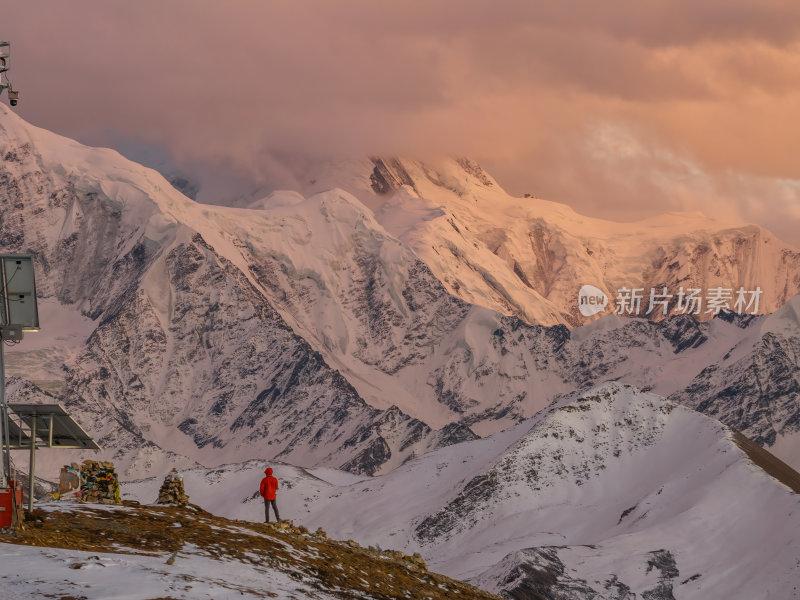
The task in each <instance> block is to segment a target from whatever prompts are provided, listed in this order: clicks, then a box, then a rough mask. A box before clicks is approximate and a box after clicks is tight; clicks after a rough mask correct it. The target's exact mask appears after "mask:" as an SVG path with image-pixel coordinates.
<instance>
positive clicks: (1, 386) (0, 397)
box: [0, 327, 11, 487]
mask: <svg viewBox="0 0 800 600" xmlns="http://www.w3.org/2000/svg"><path fill="white" fill-rule="evenodd" d="M2 335H3V328H2V327H0V412H1V413H2V414H0V419H2V427H3V432H2V433H3V444H5V452H4V453H3V460H2V463H3V464H2V476H3V477H2V485H3V487H5V486H7V485H8V477H9V476H10V475H11V444H10V440H9V439H8V405H7V404H6V364H5V357H4V356H3V354H4V348H3V346H5V344H4V343H3V340H2Z"/></svg>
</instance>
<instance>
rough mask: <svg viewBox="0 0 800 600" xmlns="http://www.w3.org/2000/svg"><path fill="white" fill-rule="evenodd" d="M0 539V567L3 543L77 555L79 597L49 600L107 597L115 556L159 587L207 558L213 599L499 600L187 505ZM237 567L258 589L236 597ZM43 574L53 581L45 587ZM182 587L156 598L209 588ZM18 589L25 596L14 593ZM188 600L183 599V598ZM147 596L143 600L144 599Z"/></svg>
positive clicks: (97, 508) (37, 519) (7, 551)
mask: <svg viewBox="0 0 800 600" xmlns="http://www.w3.org/2000/svg"><path fill="white" fill-rule="evenodd" d="M0 540H2V542H4V543H3V544H2V553H3V555H4V559H5V558H6V557H8V556H14V555H15V553H16V552H17V551H18V550H20V549H17V548H14V547H13V546H11V544H17V545H25V546H38V547H41V548H47V549H48V552H47V553H45V554H43V555H42V556H45V557H49V558H50V559H51V560H52V561H57V560H58V558H59V557H61V556H62V555H61V554H58V552H57V551H55V550H53V549H58V548H62V549H67V550H73V551H80V553H79V554H77V555H74V556H72V558H70V559H68V560H67V563H68V564H67V566H68V568H69V569H72V570H74V571H76V573H75V582H74V583H75V587H76V588H80V589H79V590H76V591H75V592H72V593H71V595H68V594H66V593H64V592H65V591H69V590H65V589H61V591H60V593H61V594H62V595H58V594H55V595H50V596H49V597H57V598H100V597H103V598H110V597H113V596H107V595H106V594H108V593H109V592H108V587H107V585H106V583H105V582H104V581H103V576H106V577H107V575H108V574H110V572H111V571H110V570H108V573H106V571H107V569H105V568H102V569H98V568H96V567H98V566H103V565H104V564H105V565H108V566H109V569H110V567H112V566H116V565H117V563H114V562H113V557H111V556H110V555H113V554H117V555H118V554H126V555H138V556H142V557H147V559H148V560H150V561H151V562H153V561H154V562H155V563H156V564H157V565H158V568H157V570H156V571H154V573H156V574H157V575H158V578H159V579H162V580H164V581H168V578H165V576H164V573H163V572H164V571H169V570H171V569H179V568H181V563H184V567H185V566H186V564H188V563H191V562H193V561H197V560H199V559H211V560H212V561H215V562H216V563H217V564H218V567H219V570H220V571H221V572H222V575H220V574H215V575H213V578H214V581H215V582H216V584H217V585H218V587H219V588H220V590H221V591H218V592H217V593H218V594H220V595H218V596H214V597H220V596H221V597H227V594H228V593H230V592H233V591H235V592H236V596H237V597H241V596H240V595H239V592H241V595H242V596H245V597H254V598H270V597H271V598H275V597H283V596H277V595H276V594H275V589H276V586H275V583H274V578H275V576H284V579H285V578H286V577H285V576H288V578H289V580H292V581H294V582H296V584H297V585H296V587H295V589H294V590H293V592H292V595H293V597H295V598H343V599H349V598H359V599H361V598H375V599H389V598H427V599H429V600H445V599H451V598H465V599H467V598H469V599H473V598H474V599H486V600H489V599H492V598H497V597H496V596H494V595H492V594H489V593H487V592H483V591H481V590H478V589H477V588H474V587H472V586H470V585H468V584H466V583H463V582H459V581H455V580H452V579H449V578H447V577H444V576H441V575H437V574H435V573H431V572H429V571H428V570H427V568H426V566H425V563H424V561H423V560H422V559H421V558H420V557H418V556H408V555H405V554H402V553H400V552H395V551H392V550H379V549H377V548H362V547H361V546H359V545H358V544H357V543H356V542H353V541H344V542H342V541H336V540H332V539H329V538H328V537H327V536H326V534H325V532H324V531H322V530H317V531H316V532H313V533H312V532H310V531H308V529H306V528H305V527H302V526H300V527H296V526H294V525H293V524H292V523H291V522H281V523H271V524H260V523H252V522H246V521H234V520H230V519H225V518H222V517H217V516H214V515H212V514H210V513H208V512H206V511H204V510H203V509H201V508H199V507H197V506H194V505H189V506H186V507H174V506H143V505H139V504H138V503H135V502H125V503H124V505H122V506H114V507H109V506H101V505H92V504H62V505H59V506H55V505H53V506H50V507H48V506H47V505H44V508H39V509H36V510H35V511H34V512H33V513H32V514H31V515H30V516H29V517H28V519H27V520H26V522H25V524H24V529H23V530H22V531H19V532H14V533H9V532H7V533H5V534H3V535H0ZM88 553H92V554H91V555H89V554H88ZM38 556H39V555H37V557H38ZM4 562H5V560H4ZM240 565H245V566H248V567H250V568H252V569H256V570H257V571H259V572H261V573H262V574H263V585H262V586H261V587H258V586H247V587H246V588H242V582H241V581H240V580H237V579H235V578H234V577H233V576H230V577H229V576H228V574H230V573H231V572H232V570H235V568H236V567H238V566H240ZM4 571H5V569H4ZM206 571H207V573H206V576H207V577H212V575H211V573H210V572H209V570H208V569H206ZM57 572H58V571H57V570H56V569H50V568H46V569H44V570H38V572H37V577H35V578H33V579H34V581H29V582H27V584H28V587H27V588H25V587H24V585H25V583H23V582H22V581H21V580H17V578H16V576H15V575H14V574H13V570H10V571H6V573H5V576H4V578H3V580H4V582H5V583H4V586H5V587H4V589H6V590H9V589H16V590H18V591H19V592H21V593H19V594H18V595H16V596H15V597H17V598H20V597H32V596H25V592H27V593H31V592H33V591H34V589H36V591H38V592H41V591H42V590H41V587H39V588H34V587H33V586H34V585H35V584H37V583H38V584H39V585H40V586H41V585H42V584H43V583H53V584H55V583H56V581H57V576H56V575H55V573H57ZM48 573H51V574H52V577H53V578H54V580H55V581H52V582H49V580H48ZM21 579H28V578H21ZM180 579H181V580H182V581H183V584H182V585H183V588H185V587H186V584H188V585H189V590H187V589H179V588H176V587H175V586H174V585H173V586H172V587H170V586H169V585H167V586H166V589H164V593H163V596H162V597H164V598H195V597H201V596H200V595H198V596H194V595H192V592H191V591H190V590H191V589H192V584H193V580H196V581H194V584H195V586H197V587H198V589H202V588H203V585H204V584H207V583H208V582H207V581H204V580H203V577H200V576H197V575H194V576H193V575H182V576H181V578H180ZM37 580H38V581H37ZM142 583H143V584H145V583H150V582H144V581H143V582H142ZM226 583H227V587H226ZM62 585H63V584H62ZM15 586H16V587H15ZM20 586H23V587H22V588H21V589H20ZM95 587H97V589H95ZM146 587H147V586H146V585H144V587H143V588H142V589H145V588H146ZM279 587H280V586H279ZM101 589H102V591H101ZM23 590H24V591H23ZM120 591H121V592H122V591H123V590H120ZM78 592H80V593H78ZM124 593H125V594H127V595H125V596H124V597H125V598H133V597H136V598H138V597H139V596H137V595H135V590H134V595H131V590H130V589H126V590H124ZM187 593H188V594H189V595H184V594H187ZM98 594H99V595H98ZM173 594H175V595H173ZM0 596H2V594H0ZM120 597H121V596H120ZM147 597H150V596H142V598H147Z"/></svg>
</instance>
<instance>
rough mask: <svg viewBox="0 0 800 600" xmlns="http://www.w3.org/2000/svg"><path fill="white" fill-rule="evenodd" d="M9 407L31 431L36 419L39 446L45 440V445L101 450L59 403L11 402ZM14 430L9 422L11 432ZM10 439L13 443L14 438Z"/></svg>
mask: <svg viewBox="0 0 800 600" xmlns="http://www.w3.org/2000/svg"><path fill="white" fill-rule="evenodd" d="M8 408H9V409H11V411H12V412H14V413H15V414H16V415H18V416H19V417H20V419H22V422H23V423H25V425H27V426H28V427H29V428H30V429H31V431H33V428H34V427H33V425H34V420H35V421H36V438H37V440H39V442H37V444H36V445H37V446H41V445H42V443H41V442H43V443H44V446H46V447H50V448H80V449H85V450H100V446H98V445H97V442H95V441H94V440H93V439H92V438H91V437H90V436H89V434H88V433H86V432H85V431H84V430H83V428H82V427H81V426H80V425H78V424H77V423H76V422H75V420H74V419H73V418H72V417H71V416H69V413H68V412H67V411H66V410H64V408H63V407H62V406H61V405H59V404H9V405H8ZM51 424H52V431H51ZM12 431H13V430H12V428H11V425H10V423H9V433H11V432H12ZM23 435H25V434H24V433H23ZM28 439H30V438H28ZM10 441H11V442H12V444H13V440H10ZM28 443H30V441H29V442H28Z"/></svg>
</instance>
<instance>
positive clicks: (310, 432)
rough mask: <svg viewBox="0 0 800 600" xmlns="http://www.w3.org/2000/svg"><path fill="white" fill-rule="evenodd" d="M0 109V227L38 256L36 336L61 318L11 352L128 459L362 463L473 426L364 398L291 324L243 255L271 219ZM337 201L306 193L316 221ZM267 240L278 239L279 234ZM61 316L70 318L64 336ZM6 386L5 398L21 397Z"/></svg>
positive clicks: (130, 469) (141, 464)
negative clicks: (186, 191)
mask: <svg viewBox="0 0 800 600" xmlns="http://www.w3.org/2000/svg"><path fill="white" fill-rule="evenodd" d="M2 110H4V111H5V113H4V114H3V120H2V132H3V140H2V144H3V148H2V154H3V156H4V161H3V163H2V167H1V168H0V169H1V172H0V178H2V186H0V188H1V191H0V202H2V205H3V210H2V212H3V215H4V218H3V221H2V223H1V224H0V241H1V243H2V245H3V247H4V248H6V249H9V250H13V251H22V250H24V251H28V252H33V253H34V254H35V255H36V257H37V269H38V272H37V276H38V279H37V284H38V293H39V296H40V297H41V298H42V299H43V305H44V308H45V310H43V315H42V316H43V318H42V329H43V331H44V332H47V331H48V327H49V325H50V323H48V322H47V320H46V318H45V317H46V316H47V315H48V312H49V313H50V314H51V315H54V316H55V317H56V319H54V321H56V322H55V323H54V325H55V327H54V329H55V331H54V332H53V334H55V335H52V337H50V336H48V337H49V341H50V344H49V345H48V344H47V343H42V342H39V345H38V346H36V345H34V346H33V348H35V349H32V350H30V351H29V352H28V353H25V354H23V355H22V356H21V360H20V363H19V364H20V365H22V367H21V368H20V369H19V371H18V373H19V374H22V375H24V376H25V377H26V378H27V379H31V380H45V382H47V381H48V380H49V381H50V383H51V387H52V380H56V382H58V381H59V380H64V385H60V386H59V385H55V388H56V389H60V390H61V391H60V395H61V396H62V398H63V401H64V402H65V403H66V404H67V405H68V407H69V408H70V409H71V410H72V411H73V413H74V414H75V415H76V416H77V417H78V419H79V420H80V421H82V422H84V423H86V424H87V428H88V429H90V430H91V431H92V433H93V434H94V435H95V436H97V437H99V440H100V443H101V444H103V445H105V446H107V447H109V448H110V449H111V450H113V451H114V452H115V458H116V459H117V460H118V461H121V462H122V465H121V466H122V468H123V472H127V473H129V474H133V473H145V472H149V469H150V468H152V467H153V465H154V464H163V463H164V462H166V461H167V460H168V459H169V457H170V454H169V453H174V454H182V455H185V456H187V457H189V458H190V459H191V460H202V461H203V463H204V464H218V463H219V462H224V461H230V460H243V459H246V458H250V457H254V456H263V457H270V458H274V457H277V456H281V457H284V458H286V459H287V460H293V461H295V462H297V463H299V464H329V465H335V466H342V465H347V466H348V467H349V468H351V469H353V470H357V471H362V472H366V473H372V472H375V471H377V470H378V469H380V468H385V469H388V468H391V467H393V466H396V465H399V464H401V463H402V461H403V460H405V459H407V458H408V457H410V456H414V455H417V454H420V453H423V452H426V451H428V450H430V449H433V448H436V447H438V446H439V445H441V444H447V443H452V442H455V441H461V440H464V439H471V438H474V437H475V436H474V434H472V433H471V432H470V431H469V430H468V429H465V428H463V427H460V426H458V425H450V426H449V427H444V428H442V429H441V430H440V431H432V430H431V428H430V427H428V426H427V425H426V424H425V423H422V422H420V421H418V420H416V419H413V418H411V417H409V416H408V415H405V414H403V413H402V412H401V411H400V410H398V409H397V408H391V404H387V405H386V406H385V407H382V408H386V409H387V410H385V411H384V410H379V409H376V408H373V407H371V406H369V405H367V404H366V403H365V402H364V400H363V399H362V398H360V397H359V395H358V393H357V392H356V390H355V389H354V388H353V387H352V386H351V385H350V384H349V383H348V382H347V380H346V379H344V378H343V377H342V376H341V374H340V373H338V372H337V371H336V370H334V369H332V368H331V367H330V366H329V365H328V364H327V363H326V361H325V359H324V357H323V356H321V355H320V354H319V353H318V352H317V351H315V350H314V349H313V348H312V347H310V346H309V344H308V343H307V342H306V341H305V340H304V339H303V338H302V337H300V336H299V335H297V334H296V333H295V332H294V331H293V330H292V328H290V327H289V326H288V325H287V323H286V322H285V321H284V319H283V318H282V317H281V315H280V314H279V313H278V312H277V311H276V310H275V309H274V308H273V306H272V305H271V304H270V301H269V296H268V295H267V294H266V293H265V292H264V288H263V287H262V285H261V284H260V283H259V281H258V280H257V279H255V278H254V277H253V276H252V275H249V274H250V264H251V262H252V257H253V256H258V255H260V254H261V253H263V252H266V251H265V250H262V249H261V248H263V246H262V247H261V248H259V247H257V246H255V245H254V244H255V240H257V239H258V236H259V235H261V234H263V233H265V232H266V231H268V230H269V228H270V227H275V225H276V222H277V223H280V221H281V219H284V218H285V217H284V216H283V215H280V214H279V215H277V216H275V217H274V219H273V218H270V217H269V216H266V215H264V214H263V212H264V211H258V210H236V209H229V208H225V207H204V206H201V205H198V204H196V203H194V202H192V201H191V200H189V199H188V198H185V197H184V196H182V195H181V194H180V193H178V192H177V191H176V190H174V189H173V188H172V187H171V186H170V185H169V184H167V183H166V181H165V180H164V179H163V178H162V177H161V176H160V175H158V174H157V173H155V172H154V171H150V170H148V169H144V168H142V167H140V166H139V165H136V164H134V163H131V162H129V161H127V160H125V159H123V158H122V157H120V156H119V155H118V154H117V153H115V152H113V151H110V150H98V149H90V148H86V147H83V146H81V145H79V144H76V143H75V142H71V141H69V140H66V139H64V138H60V137H58V136H55V135H53V134H51V133H49V132H46V131H43V130H40V129H37V128H35V127H31V126H30V125H28V124H26V123H24V122H23V121H21V120H20V119H19V118H18V117H16V116H15V115H13V114H12V113H10V112H8V111H6V109H2ZM329 196H330V198H329ZM337 197H338V194H337V193H335V192H334V193H332V194H331V195H328V196H323V197H322V198H320V199H318V200H317V201H318V203H319V205H320V213H319V214H320V217H321V218H322V217H323V213H324V210H325V207H326V206H327V205H328V204H330V205H335V204H336V203H337ZM357 221H358V219H357V218H356V222H357ZM352 225H353V226H354V227H355V226H356V224H355V223H354V224H352ZM347 226H348V225H347V224H346V223H344V224H342V227H343V228H346V227H347ZM250 227H252V228H253V235H252V236H250V237H248V230H249V228H250ZM278 229H280V228H279V227H278ZM201 232H202V233H201ZM236 233H239V234H240V235H238V236H237V235H236ZM270 241H271V242H274V245H273V246H269V247H270V248H272V247H276V248H277V247H280V241H281V240H280V236H279V235H278V236H273V238H270ZM251 242H252V243H251ZM211 243H213V244H214V245H213V246H212V245H211ZM313 253H314V252H309V255H312V254H313ZM363 285H364V286H367V285H373V282H364V283H363ZM336 297H338V296H336ZM311 308H313V307H311ZM356 310H357V309H356ZM382 316H383V315H379V317H382ZM323 317H324V315H323ZM321 320H323V321H324V320H325V319H324V318H323V319H321ZM70 322H72V323H74V324H75V330H76V332H73V335H67V336H64V337H66V340H63V341H64V343H61V342H62V340H61V339H60V338H61V337H62V336H60V335H59V333H61V332H63V331H64V330H65V329H66V330H69V329H70ZM80 332H85V333H88V334H89V335H88V339H86V340H85V343H84V342H78V341H77V340H76V337H79V335H80ZM38 335H42V334H38ZM44 335H47V333H45V334H44ZM28 337H29V338H30V337H35V336H33V335H29V336H28ZM24 344H25V343H24V342H23V345H22V348H23V349H24V347H25V346H24ZM50 347H55V348H56V355H61V356H64V358H65V360H66V363H67V364H66V366H65V367H64V368H63V372H62V368H61V365H60V364H58V363H57V362H55V364H54V361H52V360H50V359H47V360H42V359H44V358H45V357H47V356H48V355H49V354H50V352H49V349H50ZM23 352H24V350H23ZM12 356H13V355H12ZM9 362H10V363H12V364H13V358H12V359H11V360H10V361H9ZM9 370H10V372H11V373H12V374H13V373H14V370H13V368H11V369H9ZM45 387H47V386H45ZM15 389H16V390H18V391H20V392H21V393H20V395H18V396H17V397H14V399H15V400H29V399H30V398H31V394H32V393H33V392H32V391H31V389H30V387H29V386H18V387H17V388H12V390H11V393H12V394H13V392H14V391H15ZM35 395H36V394H35V393H33V396H35ZM165 453H167V454H165Z"/></svg>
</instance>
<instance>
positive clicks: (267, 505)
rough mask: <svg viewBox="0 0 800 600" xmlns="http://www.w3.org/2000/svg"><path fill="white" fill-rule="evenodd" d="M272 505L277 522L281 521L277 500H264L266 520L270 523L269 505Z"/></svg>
mask: <svg viewBox="0 0 800 600" xmlns="http://www.w3.org/2000/svg"><path fill="white" fill-rule="evenodd" d="M270 504H272V510H274V511H275V520H276V521H280V520H281V516H280V515H279V514H278V503H277V502H275V500H267V499H266V498H264V520H265V521H266V522H267V523H269V505H270Z"/></svg>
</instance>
